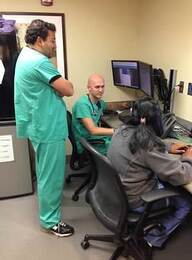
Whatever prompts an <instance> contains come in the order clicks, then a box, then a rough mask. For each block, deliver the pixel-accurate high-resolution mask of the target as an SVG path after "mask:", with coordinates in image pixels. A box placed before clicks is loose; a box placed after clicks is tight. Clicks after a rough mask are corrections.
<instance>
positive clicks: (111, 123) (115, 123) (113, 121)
mask: <svg viewBox="0 0 192 260" xmlns="http://www.w3.org/2000/svg"><path fill="white" fill-rule="evenodd" d="M101 121H102V122H103V123H104V124H105V125H106V126H108V127H111V128H118V127H119V126H121V125H122V124H123V122H122V121H120V120H119V115H118V114H115V113H114V114H106V115H105V114H104V115H103V116H102V119H101Z"/></svg>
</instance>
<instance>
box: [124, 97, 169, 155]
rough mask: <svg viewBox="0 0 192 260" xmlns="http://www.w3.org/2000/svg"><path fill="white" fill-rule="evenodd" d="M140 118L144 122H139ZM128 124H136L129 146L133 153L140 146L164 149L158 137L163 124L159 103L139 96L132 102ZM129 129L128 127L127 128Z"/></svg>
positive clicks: (161, 132) (148, 148)
mask: <svg viewBox="0 0 192 260" xmlns="http://www.w3.org/2000/svg"><path fill="white" fill-rule="evenodd" d="M141 118H145V120H146V122H145V123H144V124H143V123H141ZM128 124H131V125H137V127H136V129H135V131H134V133H133V136H132V138H131V141H130V143H129V148H130V150H131V152H132V153H135V152H136V151H137V150H139V149H140V148H142V149H145V150H152V149H153V147H157V149H158V150H159V151H162V152H164V151H165V144H164V143H163V142H162V141H161V139H160V138H159V137H161V135H162V134H163V124H162V119H161V110H160V107H159V104H158V103H157V102H156V101H155V100H153V99H151V98H150V97H145V98H141V99H139V100H137V101H135V102H134V104H133V107H132V111H131V116H130V118H129V120H128ZM124 131H129V130H128V128H127V130H124Z"/></svg>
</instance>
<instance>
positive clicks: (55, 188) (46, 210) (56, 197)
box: [32, 140, 66, 229]
mask: <svg viewBox="0 0 192 260" xmlns="http://www.w3.org/2000/svg"><path fill="white" fill-rule="evenodd" d="M32 145H33V148H34V150H35V161H36V175H37V193H38V200H39V215H40V224H41V226H42V227H43V228H46V229H49V228H51V227H53V226H54V225H55V224H57V223H58V222H60V221H61V205H62V198H63V187H64V176H65V157H66V145H65V140H61V141H58V142H54V143H36V142H33V141H32Z"/></svg>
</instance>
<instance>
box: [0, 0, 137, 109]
mask: <svg viewBox="0 0 192 260" xmlns="http://www.w3.org/2000/svg"><path fill="white" fill-rule="evenodd" d="M16 2H17V3H16ZM138 2H139V0H119V1H116V0H106V1H103V0H97V1H90V0H65V1H63V0H54V5H53V6H51V7H43V6H41V4H40V0H33V1H31V2H30V5H29V3H28V2H27V1H25V0H17V1H15V0H10V1H6V0H1V10H2V12H3V11H15V12H55V13H56V12H58V13H64V14H65V24H66V45H67V64H68V78H69V80H71V81H72V82H73V84H74V87H75V95H74V96H73V97H72V98H66V102H67V105H68V107H69V108H71V106H72V104H73V103H74V101H75V100H76V99H77V98H78V97H79V95H81V94H82V93H85V92H86V83H87V78H88V76H89V75H90V74H92V73H93V72H97V73H100V74H102V75H103V76H104V77H105V79H106V93H105V99H106V100H110V101H113V100H126V99H132V98H133V96H134V94H135V91H130V90H128V91H126V90H121V89H118V88H116V87H114V86H113V83H112V72H111V64H110V61H111V59H121V58H129V59H132V58H135V57H136V56H137V44H138V42H137V38H138V30H137V29H138V19H137V17H136V15H135V14H136V13H137V10H138Z"/></svg>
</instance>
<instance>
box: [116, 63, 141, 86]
mask: <svg viewBox="0 0 192 260" xmlns="http://www.w3.org/2000/svg"><path fill="white" fill-rule="evenodd" d="M111 64H112V72H113V82H114V85H115V86H121V87H128V88H134V89H139V71H138V62H137V61H126V60H112V61H111Z"/></svg>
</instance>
